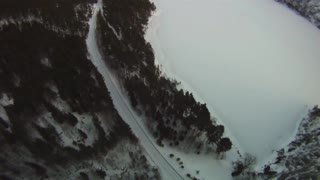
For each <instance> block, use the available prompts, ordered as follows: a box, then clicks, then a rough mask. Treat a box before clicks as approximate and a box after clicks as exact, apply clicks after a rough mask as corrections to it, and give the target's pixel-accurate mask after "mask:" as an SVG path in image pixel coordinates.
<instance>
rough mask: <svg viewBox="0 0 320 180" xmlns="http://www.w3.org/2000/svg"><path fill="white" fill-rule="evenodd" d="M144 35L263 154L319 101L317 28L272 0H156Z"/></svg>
mask: <svg viewBox="0 0 320 180" xmlns="http://www.w3.org/2000/svg"><path fill="white" fill-rule="evenodd" d="M154 3H155V4H156V6H157V13H156V14H155V16H153V18H152V20H151V21H150V25H149V28H148V31H147V35H146V38H147V39H148V41H150V42H151V44H152V46H153V48H154V50H155V55H156V60H157V62H158V63H160V64H161V65H162V67H163V71H164V72H165V73H166V74H167V75H168V76H170V77H174V78H176V79H178V80H180V81H182V82H183V83H182V84H183V85H184V87H186V89H188V90H190V91H192V92H193V93H194V94H196V96H197V97H198V99H199V100H201V101H202V102H205V103H207V104H208V105H209V107H210V111H211V112H212V114H213V115H216V116H217V117H219V122H221V123H222V124H224V125H226V126H227V127H228V133H230V135H232V136H233V138H234V140H235V142H237V144H238V145H239V147H240V148H241V149H242V150H243V151H245V152H249V153H252V154H254V155H256V156H257V157H258V159H260V160H262V159H263V158H266V157H267V156H269V155H270V153H271V152H272V151H273V150H274V149H278V147H279V146H281V145H282V144H284V143H286V142H288V141H289V140H290V138H291V137H292V135H293V133H294V131H295V128H296V125H297V123H298V122H299V121H300V120H301V115H303V114H305V113H306V112H307V108H309V107H312V106H313V105H315V104H319V103H320V80H319V79H320V31H319V30H318V29H317V28H316V27H314V26H313V25H312V24H311V23H309V22H308V21H307V20H305V19H303V18H302V17H300V16H298V15H297V14H295V13H294V12H293V11H291V10H289V9H288V8H286V7H285V6H283V5H281V4H278V3H276V2H274V1H272V0H154Z"/></svg>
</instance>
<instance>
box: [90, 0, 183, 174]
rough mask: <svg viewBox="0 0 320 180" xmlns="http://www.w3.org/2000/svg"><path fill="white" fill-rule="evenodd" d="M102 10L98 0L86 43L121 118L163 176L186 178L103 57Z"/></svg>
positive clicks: (100, 0)
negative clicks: (162, 149)
mask: <svg viewBox="0 0 320 180" xmlns="http://www.w3.org/2000/svg"><path fill="white" fill-rule="evenodd" d="M100 10H102V0H98V3H97V4H96V5H95V6H94V13H93V15H92V17H91V19H90V21H89V33H88V37H87V39H86V44H87V48H88V52H89V55H90V59H91V61H92V63H93V64H94V65H95V66H96V67H97V69H98V71H99V73H100V74H101V75H102V76H103V78H104V81H105V84H106V86H107V88H108V90H109V91H110V95H111V98H112V100H113V104H114V106H115V108H116V109H117V111H118V113H119V114H120V116H121V118H122V119H123V120H124V121H125V122H126V123H127V124H128V125H129V126H130V128H131V129H132V131H133V133H134V134H135V135H136V136H137V137H138V138H139V140H140V143H141V144H142V146H143V147H144V149H145V151H146V152H147V154H148V156H149V159H151V160H152V161H153V163H154V164H155V165H156V166H157V167H158V168H159V170H160V174H161V176H162V178H163V179H165V180H170V179H173V180H179V179H184V178H183V177H182V176H181V175H180V174H179V173H178V172H177V171H176V169H175V168H174V167H173V166H172V165H171V164H170V163H169V162H168V161H167V160H166V159H165V157H164V156H163V155H162V154H161V152H160V151H159V150H158V148H157V147H156V146H157V145H155V144H154V142H153V141H152V139H151V137H149V135H148V133H147V129H146V128H145V127H144V125H143V124H142V123H143V122H142V120H141V118H139V117H138V116H137V114H136V113H135V111H134V110H133V109H132V107H131V106H130V103H129V101H128V98H127V97H126V95H124V94H123V93H122V91H121V88H120V86H119V84H118V82H117V80H116V78H115V77H114V76H113V75H112V73H111V71H110V70H109V68H108V67H107V65H106V63H105V62H104V60H103V58H102V55H101V53H100V51H99V48H98V44H97V40H96V26H97V15H98V13H99V11H100Z"/></svg>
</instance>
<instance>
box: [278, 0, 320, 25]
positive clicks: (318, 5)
mask: <svg viewBox="0 0 320 180" xmlns="http://www.w3.org/2000/svg"><path fill="white" fill-rule="evenodd" d="M276 1H278V2H281V3H284V4H286V5H287V6H288V7H290V8H291V9H293V10H295V11H296V12H298V13H299V14H301V15H302V16H304V17H306V18H307V19H308V20H310V21H311V22H312V23H314V24H315V25H316V26H317V27H318V28H320V1H319V0H301V1H296V0H276Z"/></svg>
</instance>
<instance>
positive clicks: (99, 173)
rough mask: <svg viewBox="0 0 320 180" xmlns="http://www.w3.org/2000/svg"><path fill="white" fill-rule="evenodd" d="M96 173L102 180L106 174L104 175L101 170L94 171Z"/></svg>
mask: <svg viewBox="0 0 320 180" xmlns="http://www.w3.org/2000/svg"><path fill="white" fill-rule="evenodd" d="M96 173H97V174H98V176H99V177H101V178H103V179H104V177H106V175H107V173H106V172H105V171H104V170H102V169H97V170H96Z"/></svg>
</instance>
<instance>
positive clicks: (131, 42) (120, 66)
mask: <svg viewBox="0 0 320 180" xmlns="http://www.w3.org/2000/svg"><path fill="white" fill-rule="evenodd" d="M104 5H105V6H104V12H108V13H105V14H100V15H99V16H98V27H97V33H98V37H99V38H98V39H99V44H100V45H102V50H103V51H102V52H103V53H104V55H105V57H106V58H105V60H106V63H108V64H109V66H110V67H112V68H113V69H114V70H115V72H116V73H117V75H118V77H119V79H120V80H121V82H122V83H123V87H124V89H125V90H126V91H127V93H128V96H129V98H130V100H131V104H132V106H133V107H135V108H136V109H137V110H140V111H142V112H143V113H144V114H145V115H146V116H147V117H148V118H147V122H146V123H147V125H148V127H149V128H150V129H151V131H152V132H153V134H154V135H155V137H156V138H157V139H158V141H157V142H158V143H159V144H161V145H162V141H163V140H167V141H169V142H170V144H172V145H178V144H179V143H181V142H182V141H183V140H184V139H193V140H194V141H195V142H198V141H202V142H206V143H209V144H214V145H215V146H216V152H217V153H221V152H225V151H228V150H229V149H231V146H232V143H231V141H230V139H229V138H223V137H222V136H223V133H224V127H223V126H221V125H216V124H214V122H213V121H212V119H211V116H210V113H209V110H208V108H207V106H206V104H201V103H199V102H197V101H196V100H195V98H194V97H193V95H192V93H189V92H185V91H183V90H179V89H178V87H177V85H178V84H179V83H177V82H176V81H174V80H171V79H168V78H166V77H164V76H163V75H161V70H160V68H159V67H158V66H155V64H154V53H153V50H152V47H151V45H150V44H149V43H147V42H146V41H145V39H144V30H145V28H144V27H145V26H146V25H147V22H148V18H149V16H150V15H151V12H152V11H153V10H154V8H155V7H154V5H153V4H152V3H150V2H149V1H148V0H137V1H130V0H126V1H125V2H122V1H116V0H111V1H105V2H104ZM102 16H104V17H102ZM105 19H106V20H107V21H105ZM108 23H109V24H111V25H112V26H113V27H114V29H115V30H116V31H117V33H118V34H121V35H122V39H121V40H119V39H118V38H117V37H116V35H115V34H114V33H113V31H112V29H110V27H109V26H108ZM191 130H192V131H191ZM201 134H205V136H206V138H205V139H201ZM195 142H191V143H195Z"/></svg>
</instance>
